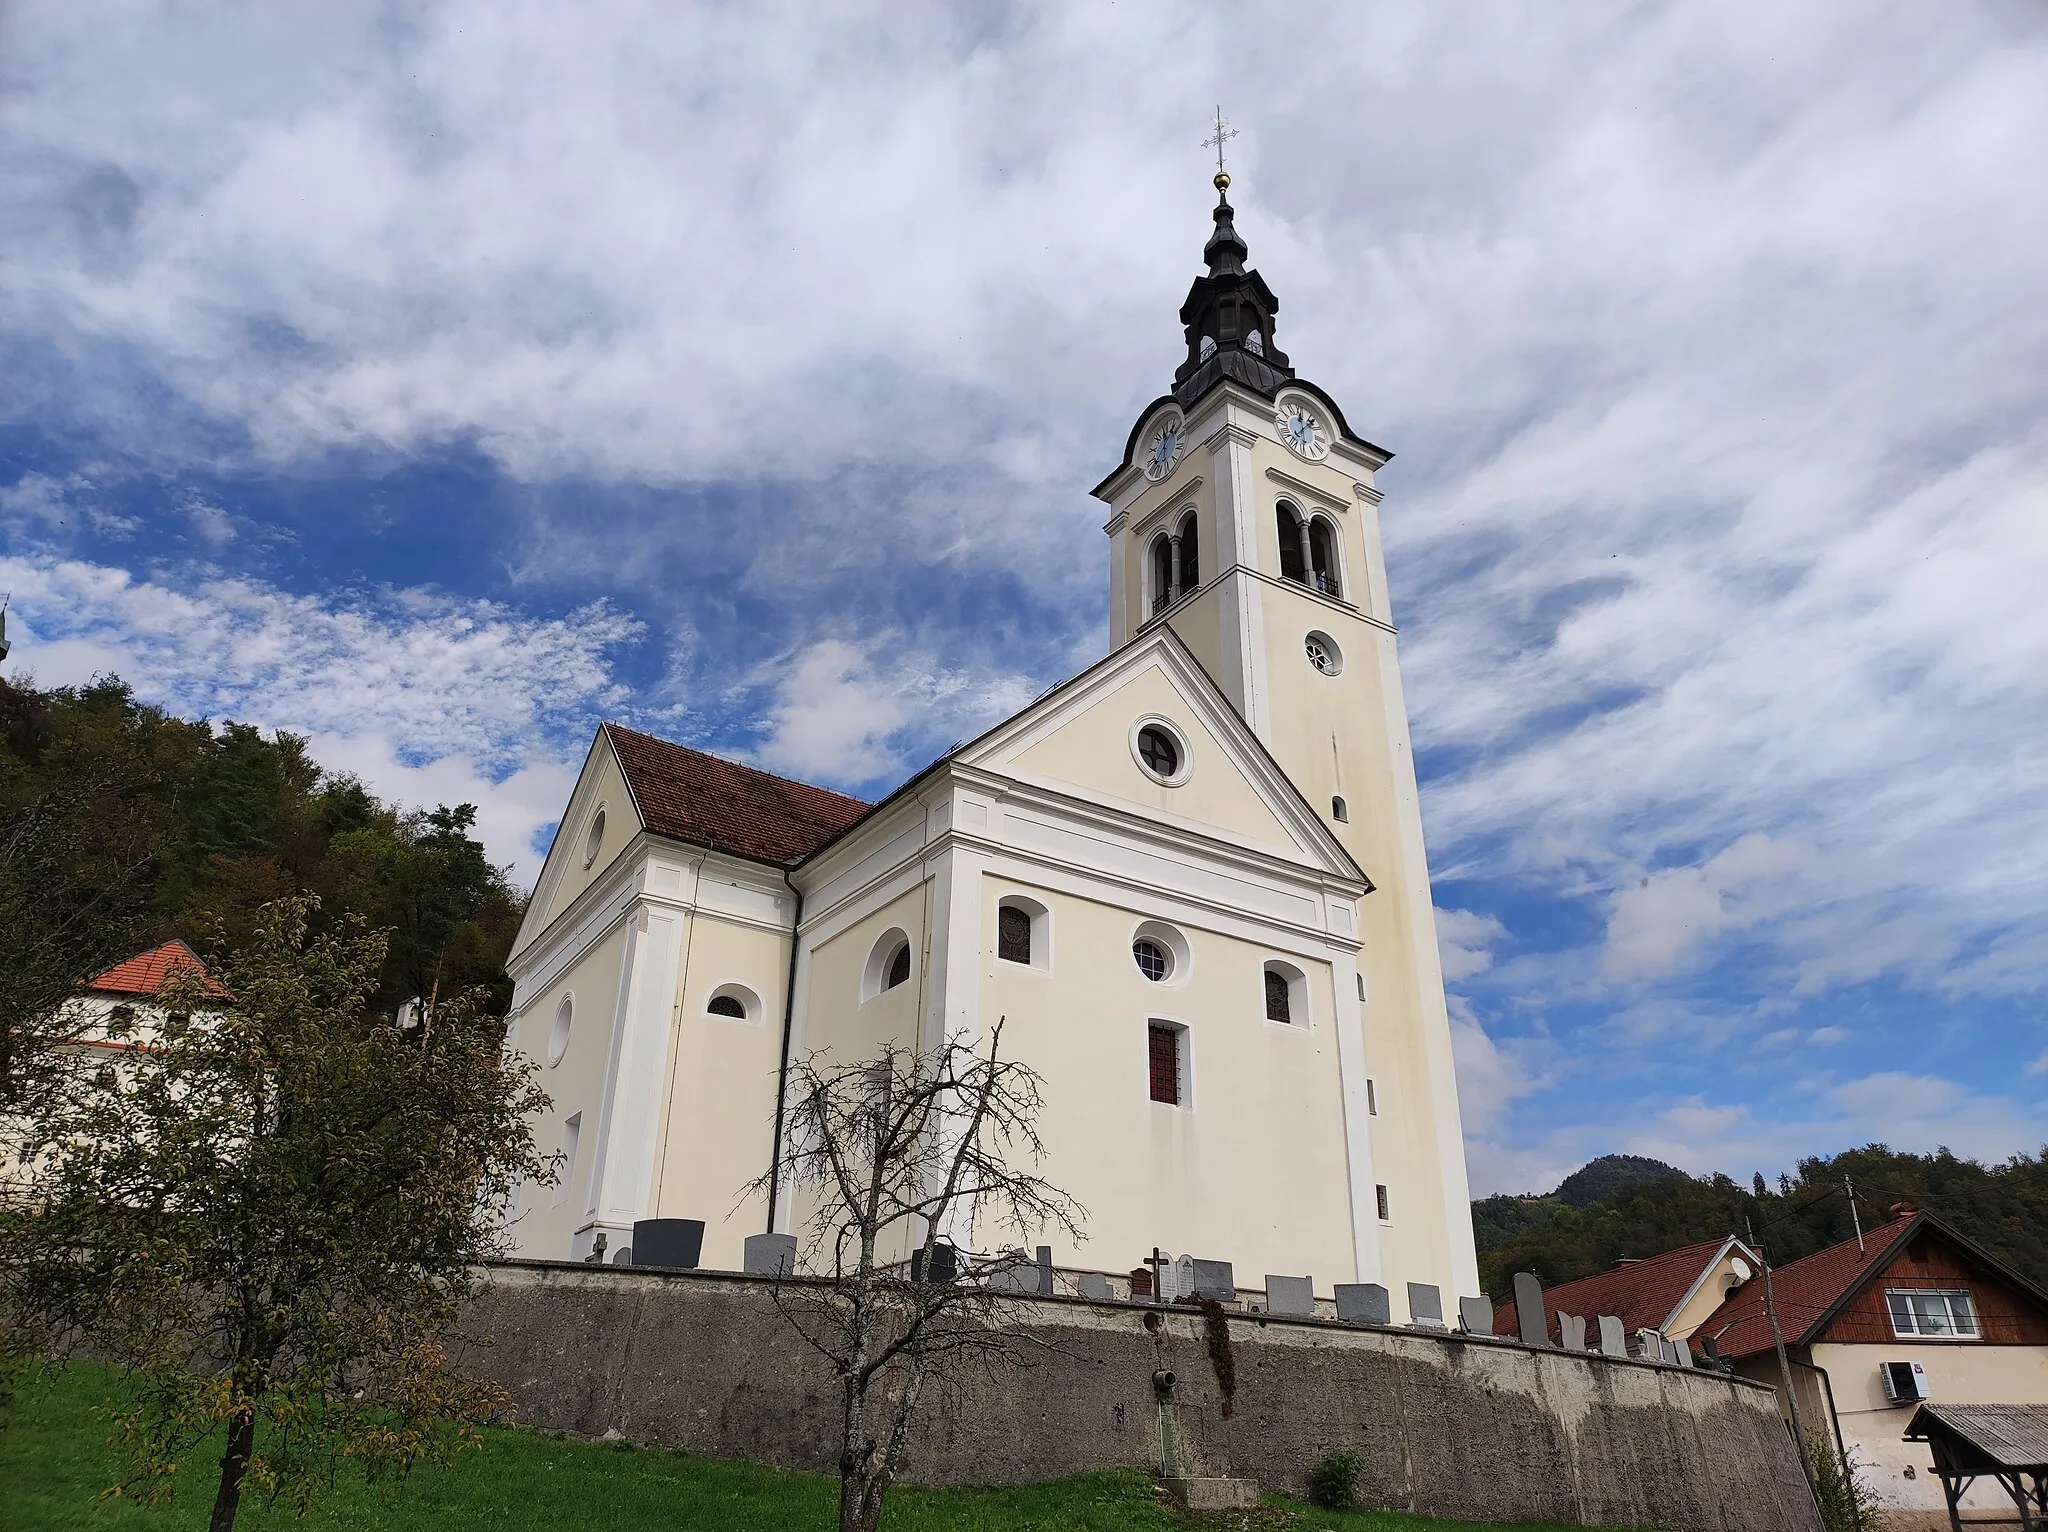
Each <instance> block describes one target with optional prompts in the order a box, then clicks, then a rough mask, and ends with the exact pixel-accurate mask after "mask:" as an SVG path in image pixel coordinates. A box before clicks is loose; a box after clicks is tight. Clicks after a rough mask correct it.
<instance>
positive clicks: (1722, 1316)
mask: <svg viewBox="0 0 2048 1532" xmlns="http://www.w3.org/2000/svg"><path fill="white" fill-rule="evenodd" d="M1891 1215H1892V1216H1891V1217H1890V1219H1889V1220H1888V1221H1887V1222H1885V1223H1884V1224H1882V1225H1880V1226H1879V1227H1877V1228H1875V1229H1871V1230H1868V1231H1866V1232H1865V1233H1864V1234H1863V1236H1862V1237H1861V1238H1860V1239H1850V1240H1845V1241H1843V1242H1842V1243H1841V1244H1839V1245H1832V1246H1830V1247H1829V1248H1827V1249H1826V1250H1822V1251H1818V1252H1816V1253H1815V1254H1813V1255H1809V1256H1806V1257H1804V1258H1803V1259H1801V1260H1797V1261H1789V1262H1787V1263H1786V1264H1785V1265H1783V1266H1780V1267H1778V1268H1776V1269H1775V1270H1774V1271H1773V1272H1772V1273H1771V1297H1772V1300H1773V1301H1772V1304H1771V1307H1774V1308H1775V1309H1776V1310H1777V1317H1778V1327H1779V1329H1780V1331H1781V1332H1782V1333H1783V1335H1784V1339H1785V1356H1786V1363H1787V1368H1788V1369H1789V1370H1790V1372H1791V1374H1792V1386H1793V1389H1794V1390H1795V1391H1796V1392H1797V1394H1798V1397H1799V1402H1800V1412H1801V1414H1802V1416H1803V1417H1804V1419H1805V1421H1806V1423H1807V1429H1808V1430H1813V1429H1815V1428H1816V1427H1824V1428H1826V1429H1827V1430H1829V1431H1830V1432H1832V1434H1833V1435H1834V1437H1835V1439H1836V1442H1837V1445H1838V1447H1839V1448H1840V1449H1842V1450H1843V1451H1845V1452H1846V1453H1847V1454H1848V1455H1849V1456H1850V1457H1851V1458H1852V1459H1853V1460H1854V1461H1855V1462H1856V1464H1857V1465H1858V1470H1859V1473H1860V1474H1861V1476H1862V1478H1863V1480H1864V1482H1865V1484H1866V1485H1868V1486H1869V1487H1870V1488H1871V1489H1872V1490H1873V1491H1875V1493H1876V1496H1877V1498H1878V1499H1879V1501H1880V1502H1881V1503H1882V1504H1884V1505H1885V1506H1886V1507H1887V1509H1886V1512H1885V1518H1886V1519H1885V1525H1886V1527H1887V1529H1888V1532H1907V1529H1913V1532H1918V1529H1920V1528H1927V1529H1930V1532H1931V1529H1933V1528H1945V1527H1947V1526H1948V1525H1949V1512H1948V1506H1947V1504H1946V1502H1945V1500H1944V1497H1943V1494H1942V1488H1941V1484H1940V1482H1939V1481H1938V1480H1937V1479H1936V1477H1935V1476H1934V1473H1933V1463H1932V1459H1931V1458H1930V1456H1929V1451H1928V1447H1927V1446H1926V1444H1925V1443H1924V1442H1907V1441H1905V1440H1904V1439H1903V1438H1904V1435H1905V1432H1906V1429H1907V1427H1908V1426H1909V1425H1910V1424H1911V1422H1912V1419H1913V1415H1914V1411H1915V1409H1916V1407H1917V1406H1918V1405H1919V1404H1920V1403H1921V1402H1923V1401H1926V1402H1931V1403H1935V1404H1941V1405H1961V1406H1970V1405H2030V1406H2048V1292H2044V1291H2043V1290H2042V1289H2041V1288H2040V1287H2038V1286H2036V1285H2035V1284H2034V1283H2033V1282H2031V1281H2029V1280H2028V1279H2027V1278H2026V1277H2024V1276H2022V1275H2021V1274H2020V1273H2018V1272H2016V1271H2014V1270H2013V1269H2012V1268H2011V1267H2009V1266H2007V1265H2006V1264H2005V1263H2004V1262H2002V1261H2000V1260H1998V1259H1997V1258H1996V1257H1995V1256H1993V1255H1991V1254H1990V1253H1989V1252H1988V1251H1986V1250H1984V1249H1983V1248H1982V1247H1981V1246H1979V1245H1977V1244H1976V1243H1974V1242H1973V1241H1971V1240H1970V1239H1968V1238H1966V1237H1965V1236H1964V1235H1962V1234H1960V1233H1958V1232H1957V1231H1956V1230H1954V1229H1952V1228H1950V1227H1949V1226H1948V1225H1947V1224H1945V1223H1943V1222H1942V1221H1941V1220H1940V1219H1939V1218H1937V1217H1935V1216H1934V1215H1933V1214H1931V1213H1928V1212H1926V1211H1924V1210H1922V1209H1919V1208H1915V1207H1913V1206H1911V1205H1910V1204H1908V1203H1899V1204H1898V1205H1896V1206H1895V1207H1893V1208H1892V1210H1891ZM1694 1337H1695V1339H1696V1340H1697V1341H1698V1342H1700V1343H1702V1344H1707V1343H1711V1345H1712V1346H1713V1348H1714V1349H1715V1350H1716V1351H1718V1352H1719V1354H1720V1355H1721V1356H1722V1357H1723V1358H1724V1359H1725V1360H1726V1361H1727V1362H1728V1363H1729V1364H1730V1365H1732V1366H1733V1367H1734V1369H1735V1371H1737V1372H1738V1373H1741V1374H1742V1375H1744V1376H1745V1377H1750V1378H1755V1379H1757V1380H1758V1381H1760V1382H1766V1383H1769V1384H1771V1385H1772V1386H1773V1387H1776V1388H1778V1389H1779V1390H1780V1393H1781V1395H1782V1393H1783V1382H1782V1378H1783V1371H1784V1370H1783V1369H1780V1367H1779V1365H1778V1358H1777V1348H1776V1345H1775V1343H1774V1341H1773V1339H1772V1335H1771V1323H1770V1314H1769V1312H1768V1311H1767V1309H1766V1306H1765V1301H1764V1284H1763V1283H1762V1282H1761V1281H1753V1282H1750V1283H1748V1284H1746V1285H1745V1286H1743V1287H1742V1288H1741V1289H1739V1290H1738V1291H1736V1292H1734V1293H1731V1294H1730V1295H1729V1297H1728V1300H1727V1302H1726V1303H1724V1304H1723V1305H1722V1306H1721V1307H1720V1308H1719V1309H1718V1310H1717V1311H1716V1312H1715V1313H1713V1314H1711V1315H1709V1316H1708V1317H1707V1318H1706V1320H1705V1321H1704V1322H1702V1323H1701V1325H1700V1326H1699V1328H1698V1329H1697V1330H1696V1331H1695V1332H1694ZM1961 1509H1962V1510H1963V1511H1964V1512H1965V1513H1972V1512H1974V1513H1976V1514H1978V1515H1980V1516H1983V1515H1990V1514H2002V1515H2007V1516H2009V1515H2010V1514H2011V1513H2012V1502H2011V1501H2010V1500H2009V1499H2008V1498H2007V1497H2006V1495H2005V1493H2004V1491H2003V1490H2001V1489H2000V1488H1999V1487H1998V1485H1997V1484H1996V1483H1995V1482H1993V1481H1991V1480H1989V1479H1986V1480H1983V1481H1981V1482H1980V1483H1979V1484H1978V1485H1977V1486H1976V1487H1975V1488H1973V1489H1972V1490H1970V1491H1969V1492H1968V1493H1967V1494H1966V1495H1964V1497H1963V1499H1962V1503H1961Z"/></svg>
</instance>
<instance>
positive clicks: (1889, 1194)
mask: <svg viewBox="0 0 2048 1532" xmlns="http://www.w3.org/2000/svg"><path fill="white" fill-rule="evenodd" d="M1852 1183H1853V1185H1854V1187H1855V1194H1856V1211H1857V1213H1859V1214H1860V1215H1861V1218H1862V1222H1863V1227H1864V1228H1866V1229H1868V1228H1871V1227H1873V1226H1875V1225H1877V1224H1880V1223H1883V1222H1884V1221H1885V1220H1886V1219H1887V1218H1889V1217H1890V1216H1891V1214H1890V1209H1891V1208H1892V1206H1893V1205H1894V1204H1897V1203H1901V1202H1910V1203H1912V1204H1913V1205H1914V1206H1915V1207H1919V1208H1924V1209H1925V1210H1926V1211H1928V1212H1930V1213H1932V1214H1934V1215H1935V1216H1936V1217H1937V1218H1940V1219H1941V1220H1943V1221H1944V1222H1945V1223H1947V1224H1949V1225H1950V1226H1951V1227H1952V1228H1954V1229H1955V1230H1956V1231H1957V1232H1958V1233H1960V1234H1962V1235H1964V1236H1965V1237H1967V1238H1969V1239H1972V1240H1974V1241H1976V1242H1977V1243H1978V1244H1980V1245H1982V1246H1983V1247H1984V1248H1985V1250H1987V1251H1988V1252H1990V1253H1991V1254H1992V1255H1993V1256H1995V1257H1997V1258H1998V1259H1999V1260H2002V1261H2004V1262H2005V1263H2007V1264H2008V1265H2010V1266H2012V1267H2013V1268H2014V1269H2015V1270H2017V1271H2018V1272H2019V1273H2020V1274H2021V1275H2023V1276H2025V1277H2027V1278H2028V1279H2029V1280H2031V1281H2033V1282H2034V1283H2036V1284H2038V1285H2040V1286H2043V1287H2048V1150H2044V1151H2043V1153H2042V1154H2039V1155H2028V1154H2016V1155H2014V1156H2013V1157H2012V1158H2011V1159H2009V1160H2007V1161H2006V1162H2005V1163H2004V1164H2002V1165H1983V1164H1980V1163H1978V1162H1977V1161H1975V1160H1968V1159H1962V1158H1959V1157H1958V1156H1956V1155H1954V1154H1951V1153H1950V1152H1949V1151H1948V1150H1947V1149H1936V1150H1935V1152H1934V1153H1933V1154H1910V1153H1904V1152H1901V1151H1898V1150H1894V1149H1891V1148H1889V1147H1888V1146H1886V1145H1884V1144H1868V1145H1865V1146H1864V1147H1863V1148H1861V1149H1850V1150H1846V1151H1844V1152H1843V1153H1841V1154H1836V1155H1831V1156H1820V1155H1816V1156H1814V1157H1812V1158H1809V1159H1804V1160H1801V1161H1800V1162H1799V1166H1798V1169H1797V1172H1796V1173H1795V1174H1791V1175H1783V1176H1780V1177H1779V1178H1778V1181H1777V1184H1776V1185H1775V1186H1772V1185H1770V1184H1769V1183H1767V1182H1766V1181H1765V1180H1764V1177H1763V1176H1762V1175H1761V1174H1757V1175H1754V1176H1752V1177H1751V1179H1750V1182H1749V1184H1748V1185H1747V1186H1742V1185H1738V1184H1737V1183H1736V1182H1735V1181H1733V1180H1731V1179H1730V1178H1729V1177H1727V1176H1725V1175H1720V1174H1714V1175H1708V1176H1692V1175H1687V1174H1686V1173H1685V1172H1684V1171H1682V1170H1679V1169H1677V1168H1676V1167H1674V1166H1671V1165H1667V1164H1665V1163H1664V1162H1663V1161H1661V1160H1653V1159H1647V1158H1645V1157H1644V1156H1642V1155H1635V1154H1604V1155H1602V1156H1600V1158H1598V1159H1596V1160H1592V1161H1589V1162H1588V1163H1587V1164H1585V1165H1583V1166H1581V1167H1580V1168H1579V1169H1577V1170H1575V1171H1573V1172H1572V1173H1571V1174H1570V1175H1568V1176H1566V1177H1565V1178H1564V1180H1563V1182H1562V1183H1561V1184H1560V1185H1559V1186H1558V1188H1557V1190H1556V1191H1554V1192H1550V1193H1548V1194H1547V1195H1545V1196H1541V1197H1515V1196H1508V1195H1501V1196H1494V1197H1483V1198H1481V1199H1480V1200H1479V1201H1477V1202H1474V1203H1473V1204H1472V1232H1473V1235H1474V1238H1475V1240H1476V1242H1477V1244H1478V1247H1479V1278H1480V1285H1481V1286H1482V1287H1483V1288H1484V1289H1485V1290H1486V1291H1487V1292H1488V1293H1491V1294H1492V1295H1494V1296H1495V1297H1496V1298H1499V1297H1501V1296H1503V1295H1504V1294H1506V1293H1507V1291H1508V1290H1509V1288H1510V1286H1511V1285H1512V1283H1513V1279H1514V1274H1515V1273H1516V1272H1518V1271H1533V1272H1535V1273H1536V1275H1537V1276H1538V1277H1539V1278H1541V1279H1542V1281H1543V1283H1544V1285H1545V1286H1549V1287H1554V1286H1556V1285H1557V1284H1559V1283H1561V1282H1571V1281H1575V1280H1576V1279H1578V1278H1579V1277H1585V1276H1591V1275H1592V1274H1593V1273H1594V1272H1596V1271H1606V1270H1607V1269H1608V1268H1610V1267H1611V1266H1613V1265H1614V1263H1615V1262H1616V1261H1619V1260H1621V1259H1622V1258H1623V1257H1624V1256H1634V1257H1637V1258H1642V1257H1646V1256H1652V1255H1661V1254H1662V1253H1663V1252H1664V1251H1666V1250H1675V1249H1676V1248H1678V1247H1679V1246H1680V1245H1690V1244H1696V1243H1699V1242H1701V1241H1703V1240H1710V1239H1720V1238H1722V1237H1723V1236H1725V1235H1729V1234H1741V1235H1744V1236H1745V1237H1751V1236H1753V1237H1754V1238H1755V1239H1756V1240H1757V1241H1758V1242H1759V1243H1760V1244H1761V1245H1762V1247H1763V1252H1764V1254H1765V1256H1766V1257H1768V1258H1769V1259H1770V1260H1771V1261H1773V1262H1774V1263H1776V1264H1779V1265H1783V1264H1784V1263H1785V1262H1787V1261H1792V1260H1797V1259H1798V1258H1799V1257H1800V1256H1803V1255H1811V1254H1813V1253H1814V1252H1815V1251H1816V1250H1823V1249H1825V1248H1827V1247H1828V1246H1829V1245H1834V1244H1839V1243H1841V1242H1842V1241H1843V1240H1845V1239H1849V1238H1851V1237H1852V1235H1853V1234H1854V1231H1855V1224H1854V1221H1853V1220H1852V1217H1851V1213H1850V1206H1849V1195H1848V1188H1849V1186H1850V1185H1851V1184H1852Z"/></svg>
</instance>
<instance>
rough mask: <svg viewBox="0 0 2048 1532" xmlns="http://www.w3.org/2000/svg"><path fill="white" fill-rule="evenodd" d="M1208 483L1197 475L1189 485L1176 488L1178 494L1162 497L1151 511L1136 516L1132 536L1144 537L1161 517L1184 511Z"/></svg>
mask: <svg viewBox="0 0 2048 1532" xmlns="http://www.w3.org/2000/svg"><path fill="white" fill-rule="evenodd" d="M1206 482H1207V481H1206V480H1205V479H1203V477H1202V476H1201V475H1200V474H1196V475H1195V476H1194V477H1193V478H1192V479H1190V480H1188V481H1187V483H1185V484H1181V485H1177V486H1175V490H1176V492H1175V493H1174V494H1171V495H1163V496H1161V497H1160V501H1159V503H1158V504H1157V505H1155V506H1153V507H1152V509H1151V510H1149V511H1147V512H1146V513H1145V514H1144V515H1142V516H1135V519H1133V520H1132V522H1131V536H1133V537H1143V536H1144V535H1145V533H1146V532H1147V531H1149V530H1150V529H1151V526H1152V523H1153V522H1155V521H1157V520H1158V519H1159V518H1160V517H1161V516H1170V515H1172V514H1173V512H1175V511H1176V510H1180V509H1183V508H1184V507H1185V506H1186V504H1187V500H1188V497H1189V496H1191V495H1193V494H1194V493H1195V491H1196V490H1198V489H1200V488H1201V487H1202V485H1203V484H1204V483H1206Z"/></svg>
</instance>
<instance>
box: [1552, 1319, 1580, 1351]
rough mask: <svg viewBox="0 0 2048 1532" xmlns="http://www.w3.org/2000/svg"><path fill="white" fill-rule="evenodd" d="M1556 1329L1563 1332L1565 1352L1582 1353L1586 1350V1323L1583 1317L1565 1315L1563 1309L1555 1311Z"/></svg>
mask: <svg viewBox="0 0 2048 1532" xmlns="http://www.w3.org/2000/svg"><path fill="white" fill-rule="evenodd" d="M1557 1328H1558V1329H1559V1330H1560V1331H1562V1332H1563V1339H1564V1349H1565V1350H1567V1351H1584V1350H1585V1349H1586V1321H1585V1319H1584V1317H1583V1316H1581V1315H1578V1314H1567V1313H1565V1311H1564V1310H1563V1309H1559V1310H1558V1311H1557Z"/></svg>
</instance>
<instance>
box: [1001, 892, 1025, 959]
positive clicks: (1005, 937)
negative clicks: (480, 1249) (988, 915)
mask: <svg viewBox="0 0 2048 1532" xmlns="http://www.w3.org/2000/svg"><path fill="white" fill-rule="evenodd" d="M996 956H997V957H999V958H1001V959H1002V960H1003V961H1004V962H1006V963H1029V962H1030V961H1031V912H1030V911H1029V910H1020V909H1018V908H1017V906H1016V905H1014V904H1006V905H1004V906H1003V907H1002V908H1001V909H1000V910H998V911H996Z"/></svg>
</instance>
